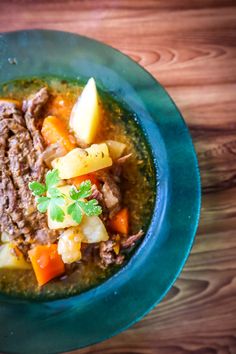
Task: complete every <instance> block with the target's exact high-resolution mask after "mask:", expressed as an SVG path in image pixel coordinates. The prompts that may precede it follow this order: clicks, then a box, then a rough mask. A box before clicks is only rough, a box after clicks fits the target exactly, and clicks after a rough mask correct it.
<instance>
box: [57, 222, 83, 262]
mask: <svg viewBox="0 0 236 354" xmlns="http://www.w3.org/2000/svg"><path fill="white" fill-rule="evenodd" d="M82 239H83V235H82V234H81V232H80V230H79V228H78V227H71V228H69V229H68V230H66V231H64V232H63V233H62V234H61V236H60V238H59V241H58V248H57V250H58V253H59V254H60V255H61V257H62V260H63V262H64V263H67V264H70V263H73V262H76V261H79V260H80V259H81V257H82V255H81V251H80V249H81V242H82Z"/></svg>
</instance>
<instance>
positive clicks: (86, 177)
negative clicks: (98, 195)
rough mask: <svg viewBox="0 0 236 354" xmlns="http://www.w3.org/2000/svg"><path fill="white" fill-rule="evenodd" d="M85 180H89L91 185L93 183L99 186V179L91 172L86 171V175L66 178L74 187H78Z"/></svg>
mask: <svg viewBox="0 0 236 354" xmlns="http://www.w3.org/2000/svg"><path fill="white" fill-rule="evenodd" d="M87 180H89V181H91V184H92V185H93V184H95V185H96V186H97V187H98V188H99V185H100V184H99V181H98V179H97V178H96V177H95V176H94V175H93V174H92V173H88V174H86V175H82V176H78V177H74V178H70V179H68V183H70V184H74V185H75V186H76V187H79V186H80V185H81V183H82V182H84V181H87Z"/></svg>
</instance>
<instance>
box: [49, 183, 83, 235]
mask: <svg viewBox="0 0 236 354" xmlns="http://www.w3.org/2000/svg"><path fill="white" fill-rule="evenodd" d="M70 188H71V186H68V185H65V186H62V187H57V189H59V190H60V191H61V192H62V193H63V194H64V195H65V205H63V206H61V208H62V210H63V211H64V213H65V217H64V220H63V221H62V222H59V221H56V220H52V219H51V217H50V210H48V212H47V215H48V227H49V229H53V230H56V229H65V228H66V227H71V226H76V225H77V222H76V221H74V220H73V219H72V217H71V216H70V215H69V214H68V213H67V208H68V206H69V205H70V204H72V203H73V202H74V201H73V200H71V199H70V197H69V191H70ZM49 209H50V208H49Z"/></svg>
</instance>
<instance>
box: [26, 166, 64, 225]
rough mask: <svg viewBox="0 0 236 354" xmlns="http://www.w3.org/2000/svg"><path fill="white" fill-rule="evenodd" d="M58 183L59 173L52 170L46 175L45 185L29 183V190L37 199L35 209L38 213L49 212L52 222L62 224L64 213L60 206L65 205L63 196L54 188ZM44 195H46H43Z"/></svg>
mask: <svg viewBox="0 0 236 354" xmlns="http://www.w3.org/2000/svg"><path fill="white" fill-rule="evenodd" d="M59 182H60V177H59V171H58V170H52V171H48V172H47V174H46V183H45V185H44V184H42V183H39V182H30V183H29V189H30V190H31V191H32V193H33V195H34V196H36V197H37V199H36V201H37V209H38V211H39V212H40V213H46V211H47V210H49V213H50V217H51V219H52V220H56V221H59V222H62V221H63V220H64V217H65V213H64V211H63V210H62V208H61V206H63V205H65V196H64V195H63V194H62V193H61V191H60V190H59V189H58V188H56V186H57V184H58V183H59ZM45 194H46V195H45Z"/></svg>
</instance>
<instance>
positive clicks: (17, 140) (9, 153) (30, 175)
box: [0, 88, 56, 251]
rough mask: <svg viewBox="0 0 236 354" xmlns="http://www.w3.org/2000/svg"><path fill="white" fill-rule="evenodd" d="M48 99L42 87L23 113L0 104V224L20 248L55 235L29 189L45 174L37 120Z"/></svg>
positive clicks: (43, 241)
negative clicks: (29, 185)
mask: <svg viewBox="0 0 236 354" xmlns="http://www.w3.org/2000/svg"><path fill="white" fill-rule="evenodd" d="M47 99H48V93H47V90H46V89H45V88H44V89H41V90H40V91H39V92H38V93H36V95H35V96H34V97H32V98H31V99H30V100H29V101H27V102H25V104H24V108H25V116H23V114H22V112H21V111H20V110H19V109H18V108H17V107H16V106H15V105H14V104H12V103H2V104H1V105H0V161H1V164H0V227H1V232H3V231H6V232H8V233H9V235H10V237H11V239H14V240H15V242H16V243H17V244H18V245H19V248H21V249H22V250H23V251H25V249H27V247H30V245H31V244H32V243H34V242H38V243H42V244H43V243H47V242H51V241H52V240H55V238H56V235H55V233H54V232H52V231H51V230H49V229H48V226H47V220H46V216H45V215H44V214H41V213H39V212H38V211H37V209H36V205H35V198H34V197H33V196H32V193H31V192H30V191H29V188H28V183H29V182H30V181H32V180H37V181H43V179H44V175H45V173H46V167H45V165H44V163H43V160H42V153H43V150H44V146H43V141H42V137H41V135H40V131H39V130H38V127H37V123H38V122H37V119H38V117H39V114H40V110H41V108H42V107H43V105H44V104H45V103H46V102H47Z"/></svg>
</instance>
